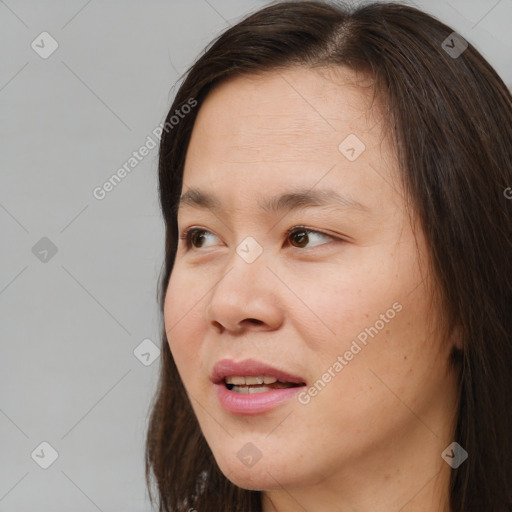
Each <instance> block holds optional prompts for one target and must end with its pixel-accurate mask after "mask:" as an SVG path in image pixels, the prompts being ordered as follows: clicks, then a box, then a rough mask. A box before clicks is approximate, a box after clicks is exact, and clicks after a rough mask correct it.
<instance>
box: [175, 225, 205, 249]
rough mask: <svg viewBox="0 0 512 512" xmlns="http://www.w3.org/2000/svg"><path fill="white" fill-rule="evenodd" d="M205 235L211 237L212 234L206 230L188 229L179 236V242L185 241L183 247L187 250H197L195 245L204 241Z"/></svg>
mask: <svg viewBox="0 0 512 512" xmlns="http://www.w3.org/2000/svg"><path fill="white" fill-rule="evenodd" d="M205 234H206V235H208V234H210V235H213V233H211V232H210V231H207V230H206V229H201V228H190V229H187V230H186V231H185V232H184V233H183V234H182V235H181V236H180V240H185V247H186V248H187V250H190V249H192V248H194V249H197V247H196V245H195V244H196V243H197V244H201V243H202V242H203V241H204V240H205V239H206V236H205Z"/></svg>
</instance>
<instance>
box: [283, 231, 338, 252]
mask: <svg viewBox="0 0 512 512" xmlns="http://www.w3.org/2000/svg"><path fill="white" fill-rule="evenodd" d="M311 237H313V240H314V238H315V237H320V238H322V237H323V238H324V239H330V240H332V239H333V237H332V236H329V235H326V234H325V233H322V232H320V231H314V230H311V229H307V228H303V227H297V226H295V227H294V228H291V229H289V230H288V233H287V238H289V239H290V243H291V245H293V247H297V248H299V249H303V248H305V247H306V246H307V245H308V244H310V243H312V240H311ZM292 241H293V242H292ZM317 245H323V244H322V243H316V244H314V245H313V246H312V247H311V248H313V247H316V246H317Z"/></svg>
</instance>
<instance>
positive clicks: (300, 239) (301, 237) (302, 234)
mask: <svg viewBox="0 0 512 512" xmlns="http://www.w3.org/2000/svg"><path fill="white" fill-rule="evenodd" d="M308 233H309V232H308V230H307V229H300V230H297V231H294V232H292V234H291V235H290V239H291V240H294V241H295V242H296V243H297V246H298V247H304V246H305V245H307V244H308V242H309V234H308Z"/></svg>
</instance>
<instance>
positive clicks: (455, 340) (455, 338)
mask: <svg viewBox="0 0 512 512" xmlns="http://www.w3.org/2000/svg"><path fill="white" fill-rule="evenodd" d="M450 342H451V343H452V345H453V348H455V349H457V350H460V351H462V350H463V349H464V341H463V336H462V328H461V326H460V324H456V325H455V327H454V328H453V329H452V333H451V334H450Z"/></svg>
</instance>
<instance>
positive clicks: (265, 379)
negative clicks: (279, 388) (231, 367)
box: [224, 375, 277, 386]
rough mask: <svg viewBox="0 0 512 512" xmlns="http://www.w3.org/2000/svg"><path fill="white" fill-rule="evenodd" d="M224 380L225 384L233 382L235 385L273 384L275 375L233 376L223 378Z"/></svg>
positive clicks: (275, 380)
mask: <svg viewBox="0 0 512 512" xmlns="http://www.w3.org/2000/svg"><path fill="white" fill-rule="evenodd" d="M224 382H225V383H226V384H234V385H235V386H241V385H242V386H243V385H248V386H251V385H255V384H273V383H274V382H277V379H276V378H275V377H269V376H267V375H257V376H254V377H252V376H251V377H240V376H234V377H226V378H225V379H224Z"/></svg>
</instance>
